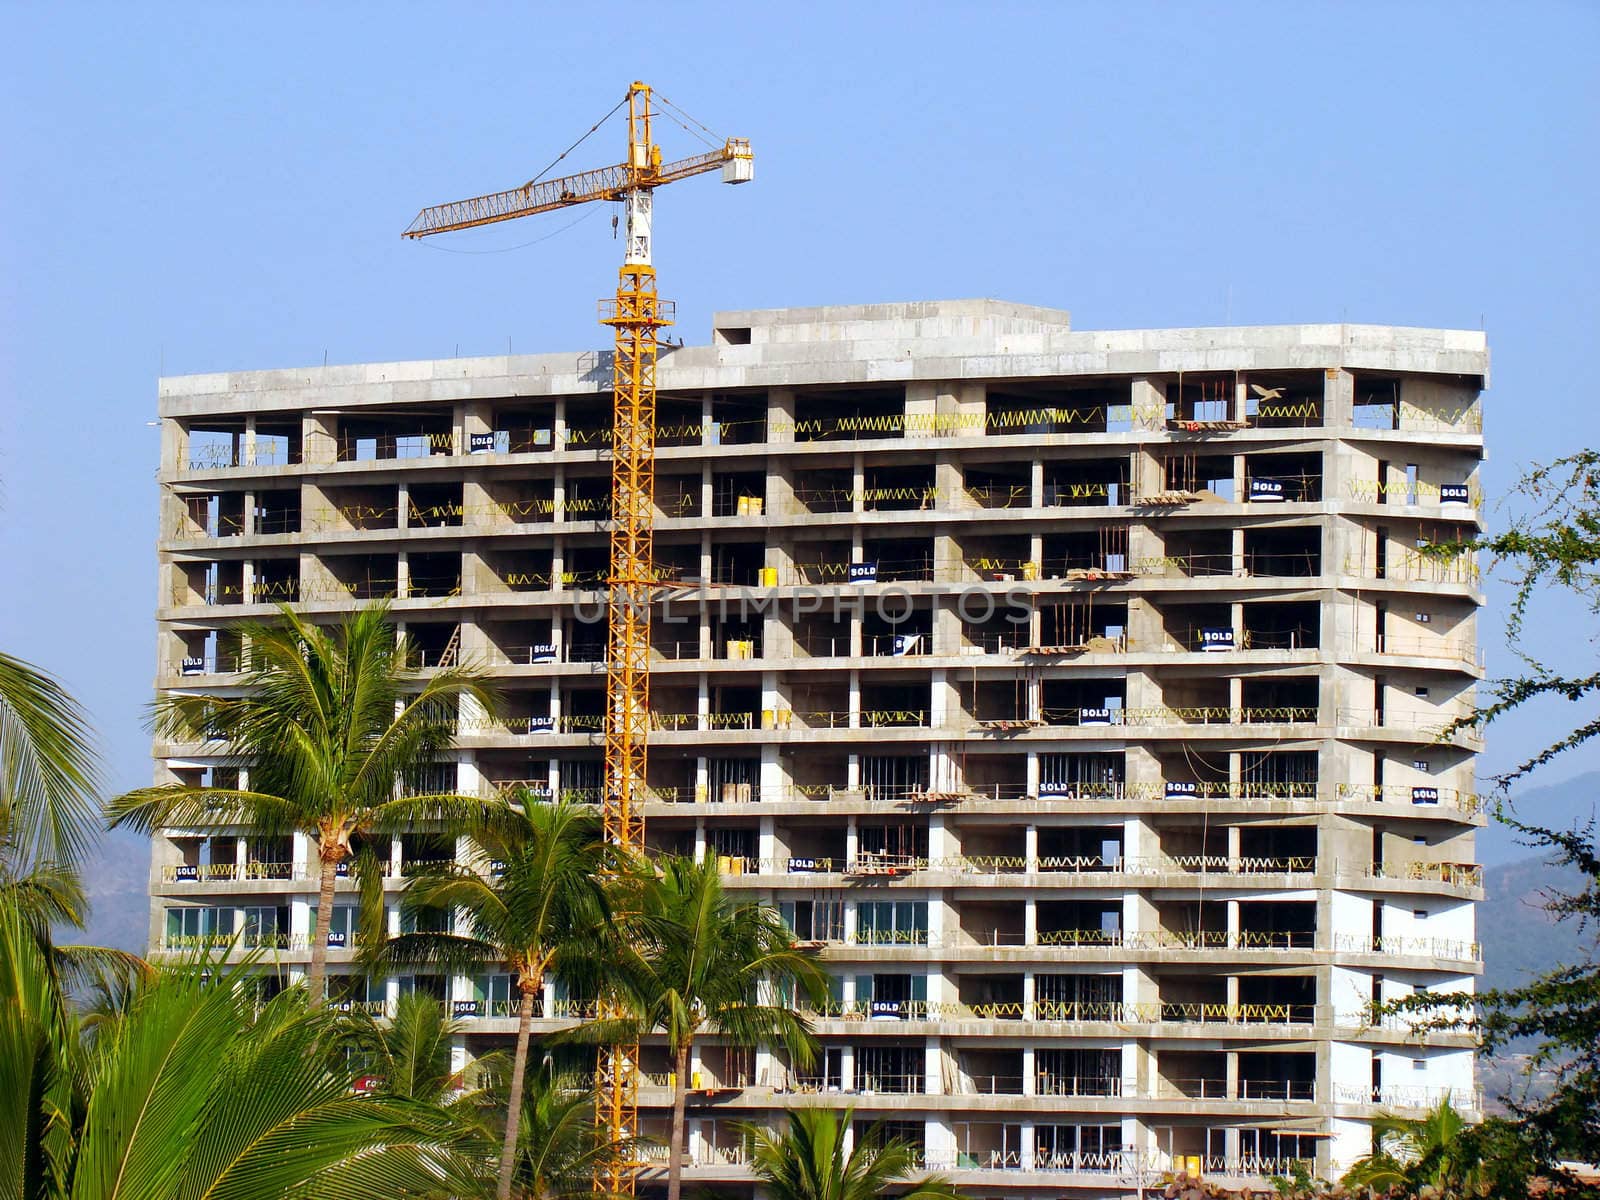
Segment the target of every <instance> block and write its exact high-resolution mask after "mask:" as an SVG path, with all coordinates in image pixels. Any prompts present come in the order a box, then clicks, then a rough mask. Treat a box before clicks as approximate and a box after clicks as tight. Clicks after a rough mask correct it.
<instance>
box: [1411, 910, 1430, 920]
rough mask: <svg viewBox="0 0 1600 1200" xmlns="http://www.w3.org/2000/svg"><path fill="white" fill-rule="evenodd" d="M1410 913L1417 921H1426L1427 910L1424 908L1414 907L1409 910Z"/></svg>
mask: <svg viewBox="0 0 1600 1200" xmlns="http://www.w3.org/2000/svg"><path fill="white" fill-rule="evenodd" d="M1411 915H1412V916H1413V917H1414V918H1416V919H1417V920H1418V921H1426V920H1427V919H1428V910H1427V909H1425V908H1414V909H1412V910H1411Z"/></svg>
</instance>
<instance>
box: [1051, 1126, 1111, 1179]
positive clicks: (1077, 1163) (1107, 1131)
mask: <svg viewBox="0 0 1600 1200" xmlns="http://www.w3.org/2000/svg"><path fill="white" fill-rule="evenodd" d="M1033 1144H1034V1157H1035V1159H1036V1161H1037V1164H1038V1166H1040V1167H1042V1168H1045V1169H1047V1170H1048V1169H1055V1170H1072V1169H1075V1168H1085V1167H1087V1168H1090V1169H1093V1168H1095V1167H1106V1166H1111V1165H1113V1163H1112V1161H1111V1160H1112V1159H1113V1157H1115V1156H1120V1154H1121V1153H1122V1126H1121V1125H1040V1126H1037V1127H1036V1128H1035V1129H1034V1132H1033Z"/></svg>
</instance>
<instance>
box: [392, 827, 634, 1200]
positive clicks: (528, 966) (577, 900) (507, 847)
mask: <svg viewBox="0 0 1600 1200" xmlns="http://www.w3.org/2000/svg"><path fill="white" fill-rule="evenodd" d="M476 838H477V841H478V843H479V846H480V847H481V849H482V851H483V853H484V855H485V856H486V857H487V858H488V859H489V860H490V861H491V862H494V863H496V864H497V868H498V874H497V875H496V876H495V877H493V878H485V877H484V876H483V875H482V874H480V873H479V872H477V871H476V870H473V869H471V868H470V867H467V866H464V865H454V866H451V867H448V868H446V869H443V870H440V871H437V872H430V873H425V874H422V875H418V876H416V877H415V878H413V879H412V880H411V881H410V883H409V884H408V885H407V887H406V893H405V898H404V900H403V905H404V907H405V909H406V911H408V912H410V913H412V914H423V913H433V912H455V913H456V914H458V918H457V919H458V920H462V921H464V922H465V926H466V927H465V930H464V931H463V932H461V933H412V934H405V935H402V936H401V937H399V938H396V939H394V940H393V941H390V942H389V943H387V944H386V945H385V946H384V947H383V948H382V951H381V952H380V955H379V957H380V959H381V960H382V961H385V962H389V963H418V962H428V963H439V964H442V965H444V966H446V967H449V968H450V969H452V970H455V971H472V970H474V969H478V970H481V969H484V968H485V967H488V966H491V965H494V964H497V963H502V962H503V963H506V964H507V965H508V966H509V967H510V969H511V974H512V977H513V978H514V979H515V980H516V983H517V995H518V998H519V1003H518V1006H517V1045H516V1051H515V1053H514V1055H513V1058H512V1069H511V1083H510V1087H509V1089H508V1092H507V1097H506V1124H505V1141H504V1145H503V1147H502V1150H501V1166H500V1187H499V1193H498V1194H499V1197H500V1200H506V1198H507V1197H508V1196H509V1195H510V1190H511V1177H512V1162H513V1158H514V1156H515V1153H516V1146H517V1142H518V1137H519V1132H518V1125H519V1123H520V1120H521V1115H522V1109H523V1103H522V1092H523V1086H524V1077H525V1074H526V1071H527V1062H528V1041H529V1030H530V1027H531V1020H532V1017H533V1008H534V1005H535V1004H536V1003H537V1001H538V997H539V992H540V989H541V988H542V987H543V984H544V979H545V976H546V974H547V973H548V972H550V971H551V970H559V969H560V968H561V967H562V966H564V965H566V964H567V963H568V962H570V961H571V960H573V959H574V958H575V957H578V956H584V957H591V956H592V954H593V948H594V947H595V946H596V945H598V944H599V943H600V942H601V940H602V938H603V934H604V931H605V930H606V928H607V918H608V916H609V912H608V903H607V899H606V896H605V893H604V891H603V889H602V887H601V884H600V876H601V872H602V870H603V869H604V868H605V867H606V866H607V864H608V863H609V862H610V861H611V858H612V856H611V854H610V852H609V851H608V850H607V848H606V846H605V844H604V842H603V841H602V838H601V829H600V823H599V820H598V818H597V817H596V815H595V813H594V811H593V810H592V809H590V808H587V807H584V806H580V805H578V804H575V803H572V802H570V801H566V800H563V801H560V802H559V803H556V804H527V803H525V804H524V805H523V807H521V808H512V809H509V810H507V812H506V813H504V814H502V815H501V817H500V819H499V821H498V822H497V823H496V824H495V825H494V826H492V827H489V828H481V829H479V830H478V831H477V833H476Z"/></svg>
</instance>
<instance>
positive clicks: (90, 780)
mask: <svg viewBox="0 0 1600 1200" xmlns="http://www.w3.org/2000/svg"><path fill="white" fill-rule="evenodd" d="M90 739H91V733H90V729H89V721H88V717H87V715H86V714H85V713H84V711H83V708H82V707H81V706H80V705H79V704H78V702H77V701H76V700H74V699H73V698H72V697H71V696H70V695H69V694H68V693H67V691H66V689H65V688H63V687H62V686H61V684H60V683H58V682H57V681H56V680H55V679H53V678H51V677H50V676H49V675H48V674H46V673H45V672H43V671H41V670H40V669H39V668H38V667H35V666H32V665H31V664H29V663H25V662H23V661H22V660H21V659H18V658H13V657H12V656H11V655H9V654H4V653H0V840H4V841H5V842H6V843H7V845H8V846H9V847H10V849H9V854H10V856H11V858H12V859H13V861H14V862H15V863H18V864H31V863H35V862H54V863H60V864H63V865H66V866H72V865H74V864H76V863H78V862H81V861H82V860H83V857H84V855H85V854H86V853H87V852H88V850H89V847H90V846H91V845H93V843H94V840H95V836H96V833H97V832H98V830H97V826H98V820H97V817H98V809H99V804H98V801H97V794H98V791H99V783H100V778H99V774H100V765H99V762H98V760H97V758H96V756H95V753H94V751H93V750H92V749H91V746H90Z"/></svg>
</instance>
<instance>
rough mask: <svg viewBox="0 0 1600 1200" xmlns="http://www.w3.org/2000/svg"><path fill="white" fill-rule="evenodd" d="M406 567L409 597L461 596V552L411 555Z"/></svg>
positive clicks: (408, 557) (407, 593) (407, 559)
mask: <svg viewBox="0 0 1600 1200" xmlns="http://www.w3.org/2000/svg"><path fill="white" fill-rule="evenodd" d="M406 567H407V574H406V595H407V596H410V597H412V598H416V597H433V598H443V597H446V596H459V595H460V594H461V554H460V552H459V551H457V552H437V553H430V554H411V555H408V556H407V558H406Z"/></svg>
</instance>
